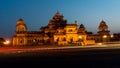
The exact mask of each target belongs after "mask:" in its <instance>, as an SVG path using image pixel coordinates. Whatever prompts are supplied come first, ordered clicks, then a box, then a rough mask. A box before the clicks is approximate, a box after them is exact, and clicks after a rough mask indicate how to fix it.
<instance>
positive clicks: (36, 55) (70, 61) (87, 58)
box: [0, 49, 120, 68]
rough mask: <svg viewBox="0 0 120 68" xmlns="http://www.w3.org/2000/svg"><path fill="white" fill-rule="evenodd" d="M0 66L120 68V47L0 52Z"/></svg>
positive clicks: (27, 67) (21, 67)
mask: <svg viewBox="0 0 120 68" xmlns="http://www.w3.org/2000/svg"><path fill="white" fill-rule="evenodd" d="M69 50H72V49H69ZM0 67H10V68H11V67H15V68H18V67H19V68H25V67H26V68H38V67H39V68H40V67H41V68H44V67H47V68H49V67H50V68H52V67H55V68H58V67H61V68H64V67H67V68H69V67H71V68H73V67H74V68H120V49H104V50H103V49H99V50H97V49H96V50H95V49H94V50H87V51H86V50H85V51H84V50H79V49H77V50H74V51H73V52H72V51H66V52H63V51H62V52H60V51H59V52H53V53H52V52H49V53H48V52H29V53H5V54H4V53H1V54H0Z"/></svg>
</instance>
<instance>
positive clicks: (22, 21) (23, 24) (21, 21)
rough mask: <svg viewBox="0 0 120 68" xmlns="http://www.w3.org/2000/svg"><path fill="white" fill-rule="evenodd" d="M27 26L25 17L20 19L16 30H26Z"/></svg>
mask: <svg viewBox="0 0 120 68" xmlns="http://www.w3.org/2000/svg"><path fill="white" fill-rule="evenodd" d="M26 31H27V26H26V24H25V23H24V20H23V19H19V20H18V21H17V24H16V32H26Z"/></svg>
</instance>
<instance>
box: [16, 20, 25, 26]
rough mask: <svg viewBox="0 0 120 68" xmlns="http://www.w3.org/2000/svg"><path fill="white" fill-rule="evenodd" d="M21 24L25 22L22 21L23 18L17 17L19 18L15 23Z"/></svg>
mask: <svg viewBox="0 0 120 68" xmlns="http://www.w3.org/2000/svg"><path fill="white" fill-rule="evenodd" d="M22 24H25V23H24V20H23V19H19V20H18V21H17V25H22Z"/></svg>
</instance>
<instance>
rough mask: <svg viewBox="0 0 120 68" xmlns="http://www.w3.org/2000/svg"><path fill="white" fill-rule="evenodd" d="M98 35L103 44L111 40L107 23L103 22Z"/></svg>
mask: <svg viewBox="0 0 120 68" xmlns="http://www.w3.org/2000/svg"><path fill="white" fill-rule="evenodd" d="M98 30H99V31H98V35H99V36H100V40H101V41H102V42H108V41H109V40H110V34H109V32H110V31H109V30H108V25H107V24H106V22H105V21H103V20H102V21H101V22H100V25H99V26H98Z"/></svg>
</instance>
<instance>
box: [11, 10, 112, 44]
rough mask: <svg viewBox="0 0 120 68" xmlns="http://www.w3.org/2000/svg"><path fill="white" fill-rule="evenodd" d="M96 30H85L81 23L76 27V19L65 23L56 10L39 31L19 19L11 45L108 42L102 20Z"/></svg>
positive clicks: (108, 37) (106, 31)
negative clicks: (30, 29) (94, 31)
mask: <svg viewBox="0 0 120 68" xmlns="http://www.w3.org/2000/svg"><path fill="white" fill-rule="evenodd" d="M98 30H99V31H98V34H96V35H94V34H92V32H87V30H86V28H85V27H84V25H83V24H81V25H80V26H79V27H78V23H77V21H75V22H74V23H72V24H67V20H64V16H63V15H61V14H60V13H59V12H57V13H56V14H55V15H54V16H53V18H52V19H51V20H50V21H49V23H48V25H47V26H44V27H41V28H40V31H28V30H27V26H26V24H25V22H24V20H23V19H19V20H18V21H17V24H16V33H15V35H14V36H13V45H14V46H21V45H26V46H29V45H44V44H52V45H53V44H55V45H74V44H75V45H89V44H95V42H103V41H104V42H108V41H109V40H110V34H109V32H110V31H109V30H108V26H107V25H106V23H105V22H104V21H103V20H102V21H101V22H100V25H99V27H98Z"/></svg>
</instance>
